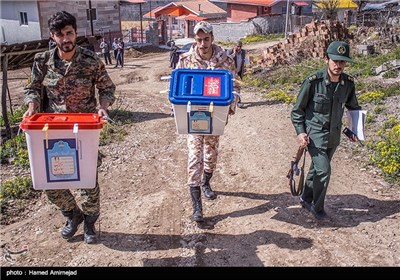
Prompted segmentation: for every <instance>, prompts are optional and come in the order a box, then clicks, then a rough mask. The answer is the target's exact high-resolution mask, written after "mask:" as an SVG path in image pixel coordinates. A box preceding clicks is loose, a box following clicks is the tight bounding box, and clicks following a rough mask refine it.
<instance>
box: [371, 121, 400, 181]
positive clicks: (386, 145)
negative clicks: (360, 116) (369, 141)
mask: <svg viewBox="0 0 400 280" xmlns="http://www.w3.org/2000/svg"><path fill="white" fill-rule="evenodd" d="M389 122H392V121H389ZM388 126H390V124H389V125H388ZM378 135H379V136H381V137H382V140H381V141H379V142H377V143H376V144H375V146H374V147H373V150H374V152H373V154H372V155H371V157H370V158H371V160H372V162H373V163H374V164H376V165H377V166H378V167H379V168H380V169H382V171H383V173H384V175H385V177H386V178H387V179H388V181H392V182H394V183H400V171H399V170H400V121H398V120H397V124H395V125H394V126H392V127H391V128H390V129H387V128H384V127H383V128H382V129H381V130H379V131H378Z"/></svg>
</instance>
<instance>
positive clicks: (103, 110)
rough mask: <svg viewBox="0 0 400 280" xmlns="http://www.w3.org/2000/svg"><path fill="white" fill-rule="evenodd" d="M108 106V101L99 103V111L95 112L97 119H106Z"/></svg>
mask: <svg viewBox="0 0 400 280" xmlns="http://www.w3.org/2000/svg"><path fill="white" fill-rule="evenodd" d="M108 106H110V102H109V101H100V107H99V110H98V112H97V114H98V115H99V117H106V118H108V113H107V108H108Z"/></svg>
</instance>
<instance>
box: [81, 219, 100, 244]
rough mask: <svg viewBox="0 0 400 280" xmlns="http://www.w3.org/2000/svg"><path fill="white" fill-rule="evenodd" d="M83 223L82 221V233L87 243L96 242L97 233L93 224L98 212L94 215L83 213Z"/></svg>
mask: <svg viewBox="0 0 400 280" xmlns="http://www.w3.org/2000/svg"><path fill="white" fill-rule="evenodd" d="M84 216H85V223H84V235H83V238H84V240H85V242H86V243H87V244H95V243H97V234H96V232H95V227H94V224H95V223H96V221H97V218H98V217H99V214H95V215H86V214H85V215H84Z"/></svg>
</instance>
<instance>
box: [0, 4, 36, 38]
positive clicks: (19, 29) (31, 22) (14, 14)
mask: <svg viewBox="0 0 400 280" xmlns="http://www.w3.org/2000/svg"><path fill="white" fill-rule="evenodd" d="M0 4H1V22H0V32H1V34H0V42H1V43H8V44H15V43H22V42H26V41H35V40H41V39H42V38H41V34H40V27H39V14H38V9H37V3H36V1H4V0H2V1H1V3H0ZM20 12H26V13H27V16H28V25H20Z"/></svg>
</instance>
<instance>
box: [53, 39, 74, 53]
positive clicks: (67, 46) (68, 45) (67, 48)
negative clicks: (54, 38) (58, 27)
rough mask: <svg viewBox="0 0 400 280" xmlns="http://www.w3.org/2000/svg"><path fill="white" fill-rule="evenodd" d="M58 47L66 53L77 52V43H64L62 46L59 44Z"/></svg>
mask: <svg viewBox="0 0 400 280" xmlns="http://www.w3.org/2000/svg"><path fill="white" fill-rule="evenodd" d="M57 47H58V48H59V49H60V50H61V51H62V52H65V53H69V52H72V51H73V50H75V47H76V41H74V42H63V43H62V44H57Z"/></svg>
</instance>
